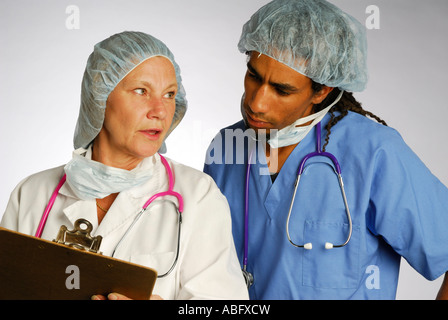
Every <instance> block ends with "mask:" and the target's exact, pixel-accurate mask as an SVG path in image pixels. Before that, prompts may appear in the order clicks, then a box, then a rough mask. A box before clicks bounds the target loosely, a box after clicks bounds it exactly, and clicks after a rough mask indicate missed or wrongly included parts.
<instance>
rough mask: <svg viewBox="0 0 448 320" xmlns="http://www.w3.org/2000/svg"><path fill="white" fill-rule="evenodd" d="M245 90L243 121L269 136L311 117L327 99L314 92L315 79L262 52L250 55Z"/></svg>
mask: <svg viewBox="0 0 448 320" xmlns="http://www.w3.org/2000/svg"><path fill="white" fill-rule="evenodd" d="M244 88H245V93H246V94H245V98H244V101H243V108H242V110H241V111H242V114H243V118H244V119H245V120H246V123H247V124H248V126H249V127H250V128H252V129H254V130H255V131H257V132H258V130H259V129H264V130H266V131H265V132H266V134H269V133H270V130H271V129H277V130H280V129H283V128H284V127H286V126H288V125H290V124H292V123H293V122H295V121H296V120H297V119H299V118H303V117H306V116H308V115H310V114H311V113H312V112H313V105H314V104H317V103H320V102H321V101H322V100H323V98H324V97H321V95H320V94H319V93H314V92H313V90H312V88H311V79H309V78H308V77H306V76H304V75H302V74H300V73H298V72H297V71H295V70H293V69H291V68H289V67H288V66H286V65H285V64H283V63H281V62H278V61H277V60H274V59H272V58H270V57H268V56H265V55H263V54H262V55H260V54H259V53H258V52H251V53H250V60H249V62H248V63H247V72H246V76H245V78H244Z"/></svg>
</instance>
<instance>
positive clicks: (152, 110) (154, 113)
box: [146, 98, 167, 120]
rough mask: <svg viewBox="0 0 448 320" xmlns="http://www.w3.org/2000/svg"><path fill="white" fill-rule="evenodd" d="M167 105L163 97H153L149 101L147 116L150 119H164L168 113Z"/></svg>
mask: <svg viewBox="0 0 448 320" xmlns="http://www.w3.org/2000/svg"><path fill="white" fill-rule="evenodd" d="M166 109H167V107H166V105H165V102H164V100H163V98H152V99H151V100H150V101H149V103H148V112H147V113H146V117H147V118H148V119H154V118H156V119H161V120H163V119H164V118H165V117H166V114H167V110H166Z"/></svg>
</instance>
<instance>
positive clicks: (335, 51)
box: [238, 0, 368, 91]
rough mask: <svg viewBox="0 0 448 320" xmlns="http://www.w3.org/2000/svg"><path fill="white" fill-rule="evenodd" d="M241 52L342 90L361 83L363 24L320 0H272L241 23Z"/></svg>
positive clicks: (354, 88)
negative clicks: (286, 67)
mask: <svg viewBox="0 0 448 320" xmlns="http://www.w3.org/2000/svg"><path fill="white" fill-rule="evenodd" d="M238 49H239V50H240V51H241V52H243V53H244V52H250V51H257V52H259V53H262V54H264V55H266V56H269V57H271V58H273V59H275V60H277V61H279V62H282V63H283V64H285V65H287V66H289V67H290V68H292V69H294V70H296V71H297V72H299V73H301V74H303V75H305V76H307V77H308V78H310V79H312V80H313V81H315V82H317V83H320V84H323V85H326V86H329V87H335V88H339V89H341V90H345V91H362V90H364V89H365V87H366V84H367V80H368V74H367V41H366V32H365V27H364V26H362V25H361V24H360V23H359V22H358V21H357V20H356V19H355V18H353V17H352V16H350V15H348V14H346V13H345V12H343V11H342V10H340V9H339V8H337V7H336V6H334V5H333V4H330V3H328V2H327V1H324V0H274V1H272V2H270V3H268V4H267V5H265V6H263V7H262V8H260V9H259V10H258V11H257V12H256V13H255V14H254V15H253V16H252V17H251V19H250V20H249V21H248V22H247V23H246V24H245V25H244V26H243V31H242V35H241V38H240V41H239V43H238Z"/></svg>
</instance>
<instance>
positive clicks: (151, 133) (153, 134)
mask: <svg viewBox="0 0 448 320" xmlns="http://www.w3.org/2000/svg"><path fill="white" fill-rule="evenodd" d="M139 132H140V133H142V134H143V135H144V136H145V137H146V138H148V139H149V140H153V141H156V140H159V138H160V135H161V133H162V130H161V129H148V130H140V131H139Z"/></svg>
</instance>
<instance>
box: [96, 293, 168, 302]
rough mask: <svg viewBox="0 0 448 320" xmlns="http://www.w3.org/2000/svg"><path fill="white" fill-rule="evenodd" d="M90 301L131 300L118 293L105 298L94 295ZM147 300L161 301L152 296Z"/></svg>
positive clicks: (154, 295) (157, 297)
mask: <svg viewBox="0 0 448 320" xmlns="http://www.w3.org/2000/svg"><path fill="white" fill-rule="evenodd" d="M92 300H132V299H130V298H128V297H126V296H124V295H122V294H119V293H115V292H114V293H109V294H108V295H107V297H105V296H103V295H100V294H96V295H94V296H92ZM149 300H163V299H162V298H161V297H160V296H158V295H156V294H153V295H151V297H150V298H149Z"/></svg>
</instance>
